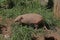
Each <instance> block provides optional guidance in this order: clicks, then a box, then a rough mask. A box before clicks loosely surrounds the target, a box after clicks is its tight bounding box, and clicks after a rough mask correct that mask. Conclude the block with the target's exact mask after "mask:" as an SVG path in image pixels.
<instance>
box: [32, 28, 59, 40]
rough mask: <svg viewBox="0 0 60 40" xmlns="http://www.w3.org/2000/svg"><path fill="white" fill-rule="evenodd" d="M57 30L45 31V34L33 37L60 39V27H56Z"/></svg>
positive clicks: (36, 38) (33, 39) (41, 39)
mask: <svg viewBox="0 0 60 40" xmlns="http://www.w3.org/2000/svg"><path fill="white" fill-rule="evenodd" d="M56 29H57V31H56V32H53V31H52V30H49V31H45V32H46V33H45V34H37V35H34V36H33V37H32V40H60V28H59V27H56Z"/></svg>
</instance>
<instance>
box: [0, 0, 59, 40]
mask: <svg viewBox="0 0 60 40" xmlns="http://www.w3.org/2000/svg"><path fill="white" fill-rule="evenodd" d="M3 1H4V0H3ZM3 1H2V0H1V2H0V3H2V2H3ZM12 1H13V2H14V3H15V6H14V7H13V8H12V9H0V16H2V17H3V19H4V18H12V19H13V18H15V17H17V16H18V15H21V14H25V13H39V14H41V15H42V16H43V17H44V18H45V20H46V21H47V22H48V23H49V24H50V23H51V24H52V23H54V24H56V25H59V24H60V21H56V20H55V19H54V18H53V11H52V10H51V9H46V8H43V7H41V5H40V1H38V0H37V1H36V0H35V1H34V0H12ZM21 3H24V4H23V5H21ZM3 4H4V3H3ZM59 26H60V25H59ZM43 32H44V31H43V29H39V30H37V31H35V30H34V29H32V28H27V26H21V25H18V24H12V33H13V34H12V37H11V39H10V40H31V37H32V36H31V34H32V33H35V34H38V33H43ZM0 40H3V39H2V38H0Z"/></svg>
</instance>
